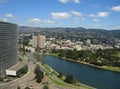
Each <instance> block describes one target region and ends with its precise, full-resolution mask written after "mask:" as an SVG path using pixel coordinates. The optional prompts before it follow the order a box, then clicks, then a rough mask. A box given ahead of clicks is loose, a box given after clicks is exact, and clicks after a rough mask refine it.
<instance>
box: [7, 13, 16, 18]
mask: <svg viewBox="0 0 120 89" xmlns="http://www.w3.org/2000/svg"><path fill="white" fill-rule="evenodd" d="M5 17H7V18H13V17H14V16H13V15H12V14H10V13H8V14H5Z"/></svg>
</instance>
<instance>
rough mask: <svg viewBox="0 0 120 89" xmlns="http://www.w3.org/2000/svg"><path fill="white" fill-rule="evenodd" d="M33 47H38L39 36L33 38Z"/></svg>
mask: <svg viewBox="0 0 120 89" xmlns="http://www.w3.org/2000/svg"><path fill="white" fill-rule="evenodd" d="M32 46H33V47H35V48H36V47H37V36H32Z"/></svg>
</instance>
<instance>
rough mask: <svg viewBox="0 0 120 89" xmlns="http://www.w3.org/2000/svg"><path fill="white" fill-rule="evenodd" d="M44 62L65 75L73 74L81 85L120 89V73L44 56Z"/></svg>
mask: <svg viewBox="0 0 120 89" xmlns="http://www.w3.org/2000/svg"><path fill="white" fill-rule="evenodd" d="M41 59H42V61H44V63H46V64H47V65H49V66H51V67H52V68H53V69H54V70H55V71H57V72H62V73H63V74H64V75H67V74H73V75H74V77H75V79H77V80H78V81H79V82H80V83H83V84H86V85H89V86H92V87H95V88H97V89H120V73H119V72H113V71H109V70H104V69H99V68H95V67H91V66H88V65H84V64H80V63H75V62H71V61H68V60H63V59H62V58H58V57H54V56H50V55H43V56H42V57H41Z"/></svg>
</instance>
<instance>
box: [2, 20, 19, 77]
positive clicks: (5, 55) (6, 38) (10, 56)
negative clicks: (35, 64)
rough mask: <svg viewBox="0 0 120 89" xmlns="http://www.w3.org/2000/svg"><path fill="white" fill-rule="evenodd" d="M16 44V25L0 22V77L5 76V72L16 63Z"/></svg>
mask: <svg viewBox="0 0 120 89" xmlns="http://www.w3.org/2000/svg"><path fill="white" fill-rule="evenodd" d="M17 42H18V41H17V25H16V24H13V23H8V22H0V76H5V70H6V69H7V68H9V67H11V66H13V65H14V64H16V63H17V58H18V45H17V44H18V43H17Z"/></svg>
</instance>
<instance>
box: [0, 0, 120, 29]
mask: <svg viewBox="0 0 120 89" xmlns="http://www.w3.org/2000/svg"><path fill="white" fill-rule="evenodd" d="M0 19H2V20H4V21H8V22H13V23H17V24H18V25H20V26H36V27H85V28H102V29H108V30H111V29H120V0H0Z"/></svg>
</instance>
